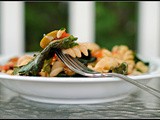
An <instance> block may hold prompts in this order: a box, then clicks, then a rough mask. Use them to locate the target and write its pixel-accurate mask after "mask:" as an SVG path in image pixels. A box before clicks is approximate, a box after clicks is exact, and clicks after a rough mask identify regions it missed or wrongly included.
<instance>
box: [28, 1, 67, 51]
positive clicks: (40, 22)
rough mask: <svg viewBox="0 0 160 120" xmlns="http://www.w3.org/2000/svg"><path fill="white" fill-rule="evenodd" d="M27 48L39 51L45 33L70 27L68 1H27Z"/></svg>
mask: <svg viewBox="0 0 160 120" xmlns="http://www.w3.org/2000/svg"><path fill="white" fill-rule="evenodd" d="M25 23H26V24H25V35H26V36H25V40H26V44H25V47H26V48H25V49H26V52H31V51H39V50H40V49H41V48H40V46H39V43H40V40H41V39H42V37H43V35H44V34H47V33H48V32H51V31H52V30H55V29H60V28H61V27H65V28H66V29H68V3H67V2H25Z"/></svg>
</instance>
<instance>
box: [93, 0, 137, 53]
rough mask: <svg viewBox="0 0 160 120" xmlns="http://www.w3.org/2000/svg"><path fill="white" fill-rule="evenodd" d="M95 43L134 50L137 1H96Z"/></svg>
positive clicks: (109, 47)
mask: <svg viewBox="0 0 160 120" xmlns="http://www.w3.org/2000/svg"><path fill="white" fill-rule="evenodd" d="M95 32H96V43H97V44H99V45H100V46H101V47H106V48H108V49H111V48H112V47H113V46H114V45H121V44H123V45H127V46H128V47H129V48H131V49H133V50H136V41H137V40H136V39H137V2H96V31H95Z"/></svg>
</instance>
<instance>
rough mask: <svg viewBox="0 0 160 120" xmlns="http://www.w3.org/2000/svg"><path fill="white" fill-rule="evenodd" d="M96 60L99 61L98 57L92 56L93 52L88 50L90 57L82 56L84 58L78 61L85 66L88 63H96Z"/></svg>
mask: <svg viewBox="0 0 160 120" xmlns="http://www.w3.org/2000/svg"><path fill="white" fill-rule="evenodd" d="M96 59H97V58H96V57H92V56H91V51H90V50H88V56H85V55H83V54H82V57H81V58H78V60H79V61H80V62H82V63H83V64H85V65H87V64H88V63H91V62H94V61H95V60H96Z"/></svg>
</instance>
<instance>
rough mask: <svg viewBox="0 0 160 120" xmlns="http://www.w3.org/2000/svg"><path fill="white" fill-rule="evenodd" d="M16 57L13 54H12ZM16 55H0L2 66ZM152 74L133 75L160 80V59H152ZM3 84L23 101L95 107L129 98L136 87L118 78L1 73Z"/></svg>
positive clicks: (146, 79)
mask: <svg viewBox="0 0 160 120" xmlns="http://www.w3.org/2000/svg"><path fill="white" fill-rule="evenodd" d="M12 56H13V55H12ZM12 56H0V65H1V64H4V63H5V62H6V61H7V60H8V59H9V58H10V57H12ZM148 61H149V62H150V65H151V66H150V72H149V73H148V74H143V75H139V76H130V77H131V78H133V79H134V80H138V81H140V82H142V83H144V84H146V83H147V82H148V81H149V80H151V79H152V78H155V77H160V59H159V58H152V60H148ZM0 82H1V83H2V84H3V85H4V86H5V87H7V88H9V89H11V90H13V91H15V92H17V93H19V95H20V96H21V97H23V98H26V99H29V100H33V101H37V102H43V103H54V104H95V103H102V102H110V101H114V100H119V99H122V98H124V97H127V96H128V95H129V94H131V93H133V92H135V91H136V90H137V89H139V88H137V87H136V86H134V85H132V84H130V83H128V82H126V81H124V80H121V79H120V78H115V77H103V78H89V77H74V78H73V77H52V78H51V77H50V78H49V77H33V76H32V77H31V76H11V75H7V74H3V73H0Z"/></svg>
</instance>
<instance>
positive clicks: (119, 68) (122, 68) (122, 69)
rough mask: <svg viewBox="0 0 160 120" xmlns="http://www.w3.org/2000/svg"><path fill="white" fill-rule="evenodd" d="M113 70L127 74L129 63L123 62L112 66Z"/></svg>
mask: <svg viewBox="0 0 160 120" xmlns="http://www.w3.org/2000/svg"><path fill="white" fill-rule="evenodd" d="M111 72H114V73H119V74H124V75H127V72H128V64H127V63H125V62H123V63H121V64H120V65H119V66H117V67H115V68H111Z"/></svg>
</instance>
